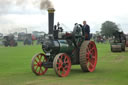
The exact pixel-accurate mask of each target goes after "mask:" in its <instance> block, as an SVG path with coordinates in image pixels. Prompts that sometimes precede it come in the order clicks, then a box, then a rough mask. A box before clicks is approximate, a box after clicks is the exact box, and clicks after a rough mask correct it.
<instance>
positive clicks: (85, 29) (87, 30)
mask: <svg viewBox="0 0 128 85" xmlns="http://www.w3.org/2000/svg"><path fill="white" fill-rule="evenodd" d="M82 32H83V36H85V40H90V26H89V25H88V24H87V23H86V21H83V26H82Z"/></svg>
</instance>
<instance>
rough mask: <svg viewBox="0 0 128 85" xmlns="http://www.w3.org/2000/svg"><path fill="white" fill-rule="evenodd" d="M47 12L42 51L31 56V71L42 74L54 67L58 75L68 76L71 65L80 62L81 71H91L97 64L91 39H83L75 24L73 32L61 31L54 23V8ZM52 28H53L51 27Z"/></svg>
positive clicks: (95, 50) (79, 27)
mask: <svg viewBox="0 0 128 85" xmlns="http://www.w3.org/2000/svg"><path fill="white" fill-rule="evenodd" d="M48 12H49V33H48V34H46V35H45V39H44V40H43V42H42V50H43V51H44V53H43V52H42V53H38V54H36V55H35V56H33V58H32V71H33V72H34V73H35V74H36V75H44V74H45V73H46V72H47V70H48V68H54V71H55V72H56V74H57V75H58V76H59V77H65V76H68V75H69V73H70V70H71V65H77V64H80V66H81V69H82V71H83V72H93V71H94V70H95V68H96V64H97V48H96V45H95V43H94V42H93V41H89V40H87V41H86V40H85V36H83V35H82V28H81V26H80V25H79V24H77V23H76V24H75V26H74V29H73V32H71V33H67V32H66V33H63V29H62V27H59V25H55V26H53V24H54V9H53V8H50V9H48ZM53 28H54V29H53Z"/></svg>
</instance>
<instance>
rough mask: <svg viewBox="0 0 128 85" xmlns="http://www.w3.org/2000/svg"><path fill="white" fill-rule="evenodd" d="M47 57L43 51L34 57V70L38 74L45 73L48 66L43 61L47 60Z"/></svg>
mask: <svg viewBox="0 0 128 85" xmlns="http://www.w3.org/2000/svg"><path fill="white" fill-rule="evenodd" d="M46 61H47V58H46V56H45V54H43V53H38V54H36V55H35V56H34V57H33V58H32V71H33V72H34V73H35V74H36V75H44V74H45V73H46V71H47V70H48V68H46V67H44V66H42V63H43V62H46Z"/></svg>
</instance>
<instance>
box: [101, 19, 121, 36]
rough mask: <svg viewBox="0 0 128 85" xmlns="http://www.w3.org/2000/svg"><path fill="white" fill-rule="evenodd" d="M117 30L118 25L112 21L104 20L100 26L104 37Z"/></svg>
mask: <svg viewBox="0 0 128 85" xmlns="http://www.w3.org/2000/svg"><path fill="white" fill-rule="evenodd" d="M116 31H119V28H118V25H116V23H114V22H112V21H105V22H104V23H103V24H102V27H101V33H102V35H105V36H106V37H111V36H112V35H113V33H114V32H116Z"/></svg>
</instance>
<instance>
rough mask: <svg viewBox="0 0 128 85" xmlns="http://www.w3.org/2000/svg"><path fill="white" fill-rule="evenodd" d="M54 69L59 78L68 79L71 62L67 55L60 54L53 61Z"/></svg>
mask: <svg viewBox="0 0 128 85" xmlns="http://www.w3.org/2000/svg"><path fill="white" fill-rule="evenodd" d="M53 68H54V70H55V72H56V74H57V75H58V76H59V77H66V76H68V74H69V73H70V69H71V60H70V57H69V56H68V55H67V54H65V53H59V54H58V55H56V56H55V58H54V61H53Z"/></svg>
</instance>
